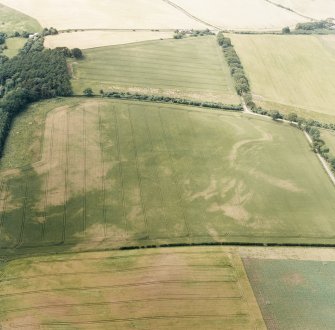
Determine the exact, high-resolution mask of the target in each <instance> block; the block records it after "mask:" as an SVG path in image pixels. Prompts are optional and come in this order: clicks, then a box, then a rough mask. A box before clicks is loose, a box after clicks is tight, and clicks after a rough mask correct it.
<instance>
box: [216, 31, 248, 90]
mask: <svg viewBox="0 0 335 330" xmlns="http://www.w3.org/2000/svg"><path fill="white" fill-rule="evenodd" d="M217 41H218V44H219V45H220V46H221V47H222V49H223V53H224V55H225V57H226V59H227V62H228V65H229V68H230V73H231V75H232V77H233V78H234V82H235V89H236V91H237V93H238V94H239V95H241V96H243V95H245V94H250V86H249V81H248V79H247V77H246V74H245V72H244V69H243V65H242V63H241V61H240V58H239V57H238V55H237V53H236V51H235V49H234V47H233V45H232V43H231V40H230V39H229V38H227V37H225V36H224V34H223V33H222V32H219V33H218V36H217Z"/></svg>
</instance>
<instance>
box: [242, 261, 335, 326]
mask: <svg viewBox="0 0 335 330" xmlns="http://www.w3.org/2000/svg"><path fill="white" fill-rule="evenodd" d="M243 262H244V266H245V268H246V271H247V274H248V278H249V280H250V283H251V285H252V287H253V291H254V294H255V296H256V298H257V301H258V304H259V306H260V308H261V311H262V314H263V318H264V321H265V323H266V326H267V328H268V329H269V330H274V329H291V330H298V329H299V330H300V329H306V330H312V329H313V330H314V329H324V330H326V329H329V330H330V329H333V328H334V323H335V306H334V296H335V282H334V273H335V262H334V261H324V262H320V261H304V260H266V259H263V260H262V259H244V260H243Z"/></svg>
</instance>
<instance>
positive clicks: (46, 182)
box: [41, 116, 55, 241]
mask: <svg viewBox="0 0 335 330" xmlns="http://www.w3.org/2000/svg"><path fill="white" fill-rule="evenodd" d="M54 132H55V119H54V116H52V124H51V132H50V144H49V155H50V160H49V161H50V162H49V166H48V171H47V173H46V177H45V188H44V221H43V223H42V233H41V235H42V237H41V240H42V241H44V240H45V232H46V225H47V221H48V214H47V208H48V200H49V178H50V172H51V164H52V163H53V158H54ZM42 157H43V155H42Z"/></svg>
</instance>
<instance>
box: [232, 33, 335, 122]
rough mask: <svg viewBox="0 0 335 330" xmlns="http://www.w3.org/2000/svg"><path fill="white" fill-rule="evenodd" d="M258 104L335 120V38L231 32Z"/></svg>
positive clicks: (267, 107) (315, 117) (307, 115)
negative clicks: (333, 47)
mask: <svg viewBox="0 0 335 330" xmlns="http://www.w3.org/2000/svg"><path fill="white" fill-rule="evenodd" d="M231 38H232V41H233V44H234V46H235V48H236V50H237V52H238V54H239V56H240V58H241V60H242V63H243V65H244V67H245V70H246V72H247V75H248V77H249V79H250V81H251V89H252V92H253V94H254V98H255V101H256V103H257V104H259V105H261V106H263V107H264V108H266V109H275V110H281V111H282V112H284V113H287V112H291V111H295V112H297V113H298V114H300V115H303V116H305V117H308V118H313V119H321V120H323V121H326V120H327V121H330V120H331V121H333V122H335V110H334V102H335V81H334V79H333V77H334V75H335V57H334V53H333V52H332V51H331V46H330V45H329V46H327V43H332V42H333V41H334V39H333V38H322V37H317V36H273V35H257V36H250V35H231Z"/></svg>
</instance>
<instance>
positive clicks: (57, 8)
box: [1, 0, 207, 30]
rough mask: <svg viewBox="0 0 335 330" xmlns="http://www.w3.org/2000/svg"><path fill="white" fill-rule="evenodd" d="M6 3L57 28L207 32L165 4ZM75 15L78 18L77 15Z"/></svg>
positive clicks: (101, 0) (89, 0)
mask: <svg viewBox="0 0 335 330" xmlns="http://www.w3.org/2000/svg"><path fill="white" fill-rule="evenodd" d="M1 2H2V3H3V4H5V5H7V6H9V7H12V8H15V9H17V10H19V11H21V12H23V13H25V14H27V15H29V16H31V17H34V18H36V19H37V20H38V21H39V22H40V24H41V25H42V26H43V27H50V26H53V27H55V28H57V29H63V30H66V29H187V28H188V29H191V28H194V29H205V28H207V26H206V25H205V24H202V23H200V22H198V21H197V20H195V19H193V18H191V17H189V16H187V15H185V13H182V12H180V11H178V10H176V9H175V8H174V7H172V6H170V5H169V4H168V3H166V2H164V1H156V0H122V1H121V0H114V1H105V0H72V1H67V0H57V1H52V0H45V1H41V0H29V1H27V0H2V1H1ZM74 12H75V15H74Z"/></svg>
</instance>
